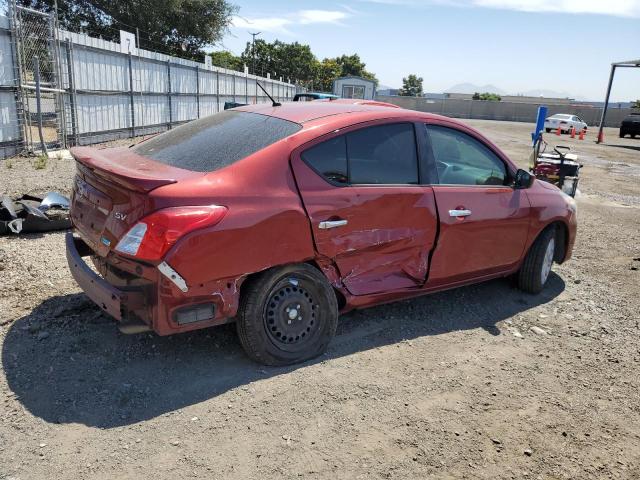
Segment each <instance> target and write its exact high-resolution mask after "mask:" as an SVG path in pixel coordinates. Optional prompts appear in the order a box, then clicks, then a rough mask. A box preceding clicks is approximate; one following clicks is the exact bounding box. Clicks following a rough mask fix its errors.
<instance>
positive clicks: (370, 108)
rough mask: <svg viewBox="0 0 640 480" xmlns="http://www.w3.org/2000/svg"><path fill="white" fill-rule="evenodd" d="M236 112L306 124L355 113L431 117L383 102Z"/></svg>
mask: <svg viewBox="0 0 640 480" xmlns="http://www.w3.org/2000/svg"><path fill="white" fill-rule="evenodd" d="M234 110H237V111H240V112H249V113H258V114H260V115H268V116H270V117H276V118H280V119H282V120H288V121H290V122H296V123H306V122H310V121H312V120H317V119H319V118H324V117H329V116H345V115H349V114H352V113H355V112H362V113H365V112H371V113H375V112H379V113H380V114H381V116H396V115H397V114H399V113H400V112H403V113H404V115H407V114H409V115H416V116H417V115H422V116H425V117H428V116H429V114H422V112H416V111H414V110H405V109H403V108H395V106H393V107H392V106H386V105H383V104H382V102H380V103H375V102H371V103H369V104H367V103H364V102H363V103H356V102H348V103H346V102H340V101H318V102H285V103H283V104H282V105H281V106H279V107H274V106H272V105H271V104H269V103H260V104H256V105H247V106H243V107H238V108H235V109H234ZM390 114H393V115H390Z"/></svg>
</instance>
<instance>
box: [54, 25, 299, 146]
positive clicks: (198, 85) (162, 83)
mask: <svg viewBox="0 0 640 480" xmlns="http://www.w3.org/2000/svg"><path fill="white" fill-rule="evenodd" d="M59 38H60V39H61V40H62V44H61V55H60V58H61V59H62V63H63V65H62V71H63V77H64V82H63V84H64V86H65V88H70V83H69V82H68V79H67V78H66V77H68V74H67V73H66V72H67V60H66V57H67V48H68V47H67V44H66V40H67V39H68V41H69V42H71V43H72V44H73V45H72V61H73V77H74V81H75V98H76V101H75V103H76V110H77V119H76V131H77V132H78V134H80V135H82V136H83V137H84V138H83V143H91V142H93V141H95V142H98V141H104V140H107V139H112V138H117V137H118V136H131V135H134V134H135V135H139V134H143V133H148V132H150V131H152V130H154V127H155V131H157V130H158V129H163V128H169V127H170V123H171V122H174V123H180V122H185V121H188V120H193V119H195V118H197V117H198V113H199V114H200V116H201V117H202V116H206V115H211V114H214V113H216V112H219V111H222V109H223V108H224V104H225V102H239V103H245V102H249V103H254V102H256V100H257V101H258V102H267V101H268V98H267V97H266V96H265V95H264V94H263V93H262V91H258V92H257V93H258V95H257V97H256V80H257V81H259V82H261V83H263V84H264V85H265V88H267V90H268V91H269V92H273V94H275V95H277V96H278V97H279V98H281V99H284V98H287V95H286V94H285V93H286V92H288V91H289V89H292V90H291V91H294V90H295V87H293V86H290V85H286V84H284V83H282V82H275V81H274V80H267V79H265V78H261V77H255V76H253V75H246V74H245V73H243V72H236V71H232V70H227V69H224V68H218V67H207V66H206V65H205V64H203V63H198V62H194V61H191V60H184V59H181V58H176V57H171V56H168V55H164V54H161V53H156V52H150V51H146V50H141V49H135V48H133V49H132V54H131V56H129V54H128V53H125V52H123V51H122V47H121V45H120V44H119V43H115V42H109V41H106V40H101V39H97V38H92V37H88V36H86V35H82V34H77V33H72V32H67V31H60V33H59ZM130 64H131V71H130V70H129V68H130V67H129V65H130ZM130 76H131V78H132V83H133V89H131V86H130V85H129V78H130ZM274 84H277V86H276V87H274ZM131 90H133V92H132V91H131ZM169 90H170V92H171V93H169ZM197 93H199V94H200V98H199V102H198V97H197V96H196V94H197ZM67 97H69V95H67ZM132 97H133V114H132V112H131V108H132V106H131V102H132ZM198 104H199V105H198ZM65 105H66V109H67V110H66V111H67V112H68V113H71V99H70V98H66V99H65ZM198 107H199V108H198ZM71 117H72V116H71V115H69V118H71ZM67 123H68V127H67V128H68V133H69V134H71V133H72V130H73V128H72V127H73V124H72V122H67ZM118 132H120V133H118Z"/></svg>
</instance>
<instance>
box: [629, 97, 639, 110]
mask: <svg viewBox="0 0 640 480" xmlns="http://www.w3.org/2000/svg"><path fill="white" fill-rule="evenodd" d="M631 108H640V99H638V100H636V101H635V102H631Z"/></svg>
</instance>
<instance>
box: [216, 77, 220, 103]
mask: <svg viewBox="0 0 640 480" xmlns="http://www.w3.org/2000/svg"><path fill="white" fill-rule="evenodd" d="M219 111H220V70H216V113H218V112H219Z"/></svg>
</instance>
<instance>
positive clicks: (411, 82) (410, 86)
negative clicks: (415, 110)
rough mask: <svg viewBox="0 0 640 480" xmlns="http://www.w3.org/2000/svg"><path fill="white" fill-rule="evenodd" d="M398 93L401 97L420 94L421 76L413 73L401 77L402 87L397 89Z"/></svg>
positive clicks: (418, 95)
mask: <svg viewBox="0 0 640 480" xmlns="http://www.w3.org/2000/svg"><path fill="white" fill-rule="evenodd" d="M398 95H400V96H402V97H420V96H422V77H418V76H416V75H414V74H413V73H412V74H411V75H409V76H408V77H405V78H403V79H402V88H401V89H400V90H399V91H398Z"/></svg>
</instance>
